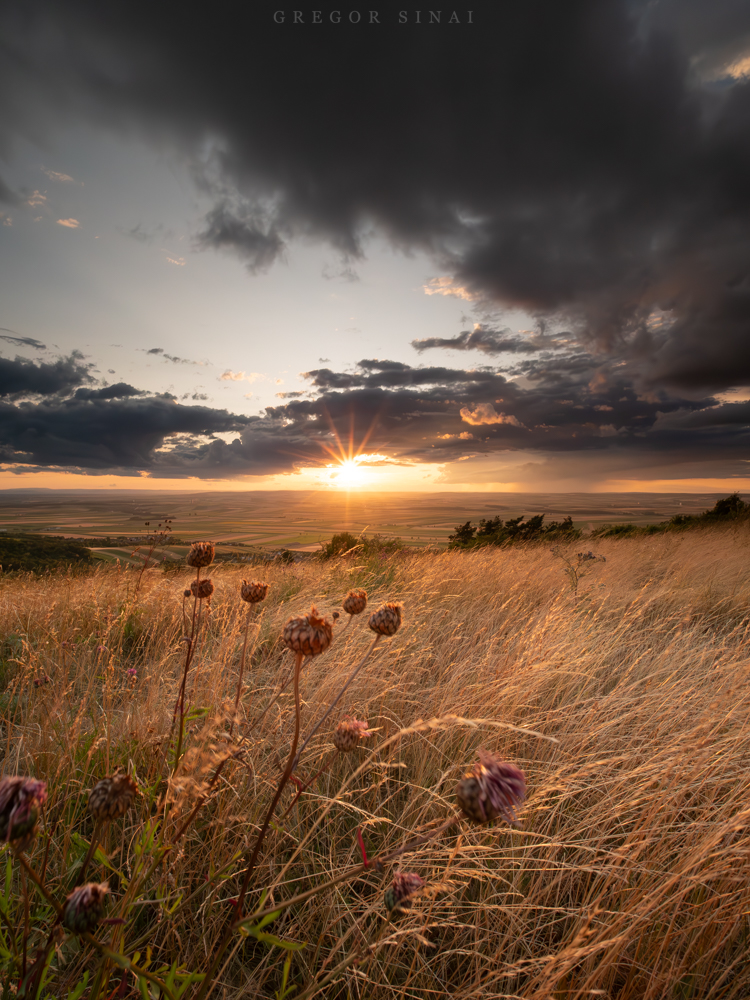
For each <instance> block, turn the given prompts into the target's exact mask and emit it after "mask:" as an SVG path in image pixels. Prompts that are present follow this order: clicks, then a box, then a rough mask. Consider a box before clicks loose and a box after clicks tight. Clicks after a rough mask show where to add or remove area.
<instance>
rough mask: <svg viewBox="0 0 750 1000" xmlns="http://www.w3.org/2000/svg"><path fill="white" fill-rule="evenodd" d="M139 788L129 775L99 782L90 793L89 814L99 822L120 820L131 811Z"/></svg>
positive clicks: (112, 776)
mask: <svg viewBox="0 0 750 1000" xmlns="http://www.w3.org/2000/svg"><path fill="white" fill-rule="evenodd" d="M137 794H138V786H137V785H136V783H135V782H134V781H133V779H132V778H131V777H130V775H128V774H113V775H110V776H108V777H106V778H102V780H101V781H97V783H96V784H95V785H94V787H93V788H92V789H91V791H90V792H89V812H90V813H91V815H92V816H93V818H94V819H95V820H96V821H97V822H99V821H101V820H111V819H118V818H119V817H120V816H124V815H125V813H126V812H127V811H128V809H130V807H131V806H132V804H133V801H134V799H135V797H136V795H137Z"/></svg>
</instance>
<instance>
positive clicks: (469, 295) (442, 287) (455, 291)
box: [422, 275, 477, 302]
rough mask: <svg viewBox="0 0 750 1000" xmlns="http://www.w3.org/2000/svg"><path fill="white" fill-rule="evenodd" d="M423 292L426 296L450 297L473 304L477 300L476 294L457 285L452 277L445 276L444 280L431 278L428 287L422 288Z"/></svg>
mask: <svg viewBox="0 0 750 1000" xmlns="http://www.w3.org/2000/svg"><path fill="white" fill-rule="evenodd" d="M422 291H423V292H424V293H425V295H450V296H451V297H452V298H456V299H465V300H466V301H467V302H473V301H474V299H476V298H477V295H476V293H475V292H470V291H469V290H468V289H466V288H463V287H462V286H461V285H457V284H456V281H455V279H454V278H451V277H450V275H445V276H443V277H442V278H431V279H430V280H429V281H428V282H427V284H426V285H423V286H422Z"/></svg>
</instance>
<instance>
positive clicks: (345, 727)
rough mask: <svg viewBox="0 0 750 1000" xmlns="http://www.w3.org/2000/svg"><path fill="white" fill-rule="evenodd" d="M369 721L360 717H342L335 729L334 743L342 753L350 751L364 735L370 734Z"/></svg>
mask: <svg viewBox="0 0 750 1000" xmlns="http://www.w3.org/2000/svg"><path fill="white" fill-rule="evenodd" d="M370 735H371V731H370V730H369V729H368V728H367V722H360V720H359V719H342V720H341V722H339V724H338V726H336V728H335V729H334V731H333V745H334V746H335V747H336V749H337V750H339V751H341V753H350V752H351V751H352V750H355V749H356V748H357V744H358V743H359V741H360V740H361V739H362V738H363V737H364V736H370Z"/></svg>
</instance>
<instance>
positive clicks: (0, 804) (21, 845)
mask: <svg viewBox="0 0 750 1000" xmlns="http://www.w3.org/2000/svg"><path fill="white" fill-rule="evenodd" d="M46 801H47V783H46V782H45V781H38V780H37V779H36V778H22V777H20V776H18V775H15V776H13V777H7V778H3V779H2V780H0V839H2V840H3V841H6V842H7V843H10V844H12V845H13V846H14V847H15V848H16V849H17V850H19V851H23V850H25V849H26V848H27V847H28V845H29V844H30V843H31V841H32V840H33V839H34V835H35V833H36V825H37V823H38V822H39V808H40V807H41V806H42V805H44V803H45V802H46Z"/></svg>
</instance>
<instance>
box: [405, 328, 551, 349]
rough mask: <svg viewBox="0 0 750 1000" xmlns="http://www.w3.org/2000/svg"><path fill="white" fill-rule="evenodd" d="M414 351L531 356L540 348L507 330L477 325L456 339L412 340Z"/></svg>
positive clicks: (430, 338) (462, 332)
mask: <svg viewBox="0 0 750 1000" xmlns="http://www.w3.org/2000/svg"><path fill="white" fill-rule="evenodd" d="M411 346H412V347H413V348H414V350H415V351H419V352H420V354H421V353H422V351H427V350H431V349H432V348H436V347H443V348H449V349H450V350H452V351H481V352H482V353H483V354H533V353H534V352H535V351H538V350H539V349H540V348H539V346H538V345H537V344H534V343H533V342H532V341H530V340H528V339H526V338H524V337H516V336H514V334H513V333H512V332H511V331H510V330H508V329H504V330H487V329H485V328H484V327H483V326H481V324H477V326H475V327H474V329H473V330H462V331H461V333H459V334H458V336H456V337H424V338H422V339H421V340H412V342H411Z"/></svg>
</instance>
